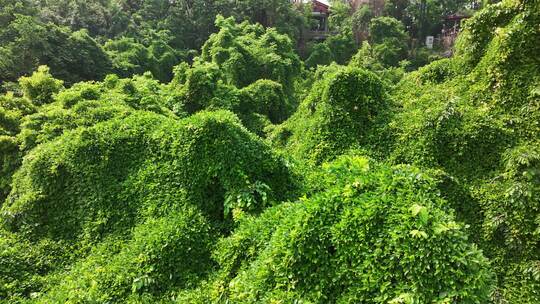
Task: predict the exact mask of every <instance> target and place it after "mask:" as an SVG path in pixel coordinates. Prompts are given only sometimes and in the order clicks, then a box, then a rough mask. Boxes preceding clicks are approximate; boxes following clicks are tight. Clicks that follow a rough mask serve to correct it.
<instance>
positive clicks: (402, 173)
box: [180, 157, 492, 303]
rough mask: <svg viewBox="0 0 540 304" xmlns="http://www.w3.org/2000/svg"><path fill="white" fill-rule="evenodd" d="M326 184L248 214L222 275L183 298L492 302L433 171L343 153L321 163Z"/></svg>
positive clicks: (223, 251)
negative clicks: (321, 188) (320, 189)
mask: <svg viewBox="0 0 540 304" xmlns="http://www.w3.org/2000/svg"><path fill="white" fill-rule="evenodd" d="M370 165H372V166H373V167H372V168H370ZM321 182H322V183H323V184H325V185H327V187H326V190H325V191H323V192H321V193H317V194H314V195H313V196H312V197H310V198H305V199H303V200H301V201H299V202H297V203H287V204H282V205H279V206H276V207H273V208H271V209H269V210H267V211H265V212H264V213H263V214H262V215H261V216H260V217H258V218H253V217H251V216H245V217H242V218H241V220H240V222H241V224H240V227H239V228H238V229H237V230H236V231H235V233H234V234H233V235H232V236H230V237H228V238H226V239H224V240H222V241H221V242H220V243H219V246H218V249H217V250H216V252H215V254H214V255H215V257H216V259H217V261H218V263H219V265H220V267H221V271H220V274H219V275H218V276H217V278H216V279H215V280H214V281H212V282H211V283H209V284H208V285H206V286H205V287H204V288H201V289H199V290H195V291H193V292H191V293H186V294H184V295H183V298H181V301H180V302H181V303H211V302H213V301H214V300H216V299H218V298H219V299H221V300H222V301H225V302H229V303H275V302H276V301H286V302H291V303H293V302H296V303H300V302H301V303H453V302H459V303H484V302H485V301H487V299H488V296H489V292H490V289H491V282H492V281H491V273H490V271H489V265H488V263H487V260H486V259H485V258H484V257H483V256H482V254H481V252H480V251H479V250H478V249H476V247H475V246H474V245H471V244H470V243H469V242H468V241H467V237H466V233H465V232H464V229H463V226H462V225H461V224H458V223H456V222H455V220H454V217H453V215H452V214H451V212H452V211H450V210H449V208H448V207H447V203H446V202H445V201H444V200H442V199H441V198H440V195H439V192H438V191H437V188H436V184H437V182H436V180H435V179H434V178H432V177H430V176H429V175H426V174H424V173H422V172H421V171H420V170H418V169H415V168H413V167H407V166H395V167H389V166H386V165H377V164H369V165H368V161H367V159H365V158H359V157H341V158H339V159H338V160H337V161H336V162H334V163H331V164H329V165H325V173H324V174H322V175H321ZM449 278H452V279H449Z"/></svg>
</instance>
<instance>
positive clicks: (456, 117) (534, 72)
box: [392, 0, 540, 303]
mask: <svg viewBox="0 0 540 304" xmlns="http://www.w3.org/2000/svg"><path fill="white" fill-rule="evenodd" d="M539 5H540V3H538V2H537V1H512V0H510V1H502V2H500V3H498V4H495V5H491V6H489V7H487V8H486V9H485V10H483V11H481V12H480V13H479V14H477V15H475V16H474V17H473V18H471V19H470V20H468V21H467V22H466V23H465V29H464V32H463V34H462V35H461V36H460V38H459V42H458V45H457V52H456V57H455V58H452V59H447V60H443V61H438V62H435V63H433V64H431V65H429V66H426V67H424V68H421V69H420V70H419V71H417V72H414V73H411V74H409V75H408V76H407V77H406V78H405V79H404V80H403V81H402V83H401V84H400V85H399V87H398V89H397V90H396V92H395V93H394V94H395V95H396V97H397V96H399V97H400V98H401V99H402V100H403V103H402V109H401V111H400V112H399V113H398V114H397V115H396V119H395V121H393V122H392V128H393V130H394V131H393V132H394V133H395V134H396V138H397V141H396V142H395V149H394V151H393V153H392V154H393V155H392V158H393V160H394V161H396V162H407V163H414V164H417V165H422V166H426V167H431V168H441V169H443V170H444V171H446V172H448V173H450V174H451V175H453V176H454V177H455V178H456V179H457V180H459V182H460V183H461V184H463V187H464V188H466V189H468V190H469V197H470V198H469V199H468V200H464V201H462V202H461V205H462V207H463V208H465V209H467V208H471V207H472V208H473V209H477V210H478V212H477V213H476V214H470V215H471V216H470V217H463V218H464V219H465V220H467V221H468V222H469V223H471V224H473V223H477V225H478V226H477V227H476V229H477V231H481V234H480V235H479V236H478V239H479V244H480V245H481V247H483V248H486V250H485V251H486V252H487V253H488V257H489V258H490V259H492V260H493V261H494V265H495V269H496V270H497V271H496V272H497V273H498V276H499V277H498V281H499V289H498V290H497V291H496V292H495V293H494V294H493V297H494V300H495V301H500V302H509V303H537V302H539V301H540V294H538V290H539V289H538V288H539V286H540V266H539V265H540V261H539V254H538V252H539V250H540V242H539V238H538V235H539V232H540V228H539V227H540V225H539V219H540V210H539V209H538V206H539V204H540V196H539V195H538V170H539V164H538V151H539V149H540V147H539V146H538V144H539V143H538V138H539V135H540V125H539V123H538V122H539V121H540V91H539V88H540V58H539V57H538V54H539V53H540V43H537V42H539V41H540V40H539V37H540V29H539V28H538V24H539V23H540V6H539ZM475 225H476V224H475Z"/></svg>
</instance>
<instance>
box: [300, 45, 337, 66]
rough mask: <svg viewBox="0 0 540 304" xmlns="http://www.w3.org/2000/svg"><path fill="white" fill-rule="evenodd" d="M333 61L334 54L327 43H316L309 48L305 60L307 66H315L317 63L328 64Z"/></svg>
mask: <svg viewBox="0 0 540 304" xmlns="http://www.w3.org/2000/svg"><path fill="white" fill-rule="evenodd" d="M332 61H334V55H333V53H332V50H331V49H330V47H328V44H326V43H316V44H314V45H313V46H312V47H311V49H310V53H309V56H308V58H307V59H306V61H305V64H306V67H307V68H316V67H317V66H318V65H329V64H330V63H332Z"/></svg>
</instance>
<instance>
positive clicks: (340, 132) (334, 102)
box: [272, 66, 389, 163]
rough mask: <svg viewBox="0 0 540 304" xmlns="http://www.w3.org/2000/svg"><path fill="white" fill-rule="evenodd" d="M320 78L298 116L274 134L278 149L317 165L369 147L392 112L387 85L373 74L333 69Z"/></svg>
mask: <svg viewBox="0 0 540 304" xmlns="http://www.w3.org/2000/svg"><path fill="white" fill-rule="evenodd" d="M321 74H322V75H324V76H321ZM318 77H319V80H318V81H317V82H316V83H315V84H314V85H313V87H312V90H311V92H310V94H309V96H308V97H307V98H306V99H305V100H304V101H303V102H302V103H301V104H300V106H299V108H298V110H297V112H296V113H295V114H294V115H293V116H292V117H291V118H290V119H289V120H288V121H286V122H285V123H284V124H282V125H281V126H279V127H278V128H276V130H275V131H274V134H273V135H272V137H273V141H274V142H275V143H276V144H277V145H278V146H282V147H284V148H285V149H286V150H287V151H288V152H290V153H291V154H292V155H293V156H295V157H297V158H300V159H307V160H309V161H311V162H313V163H320V162H322V161H325V160H329V159H332V158H334V157H336V156H338V155H341V154H343V153H344V152H346V151H347V150H349V149H353V148H357V147H359V146H360V145H361V144H362V143H366V142H368V141H369V138H368V135H369V134H377V131H375V130H376V128H377V127H378V126H380V125H381V124H383V122H384V121H385V119H386V115H385V114H386V112H387V111H388V107H389V102H388V99H387V98H386V94H385V86H384V84H383V83H382V81H381V80H380V79H379V77H377V76H376V75H375V74H373V73H371V72H368V71H366V70H363V69H359V68H351V67H349V68H342V67H338V66H331V67H329V68H326V69H323V70H321V71H319V76H318Z"/></svg>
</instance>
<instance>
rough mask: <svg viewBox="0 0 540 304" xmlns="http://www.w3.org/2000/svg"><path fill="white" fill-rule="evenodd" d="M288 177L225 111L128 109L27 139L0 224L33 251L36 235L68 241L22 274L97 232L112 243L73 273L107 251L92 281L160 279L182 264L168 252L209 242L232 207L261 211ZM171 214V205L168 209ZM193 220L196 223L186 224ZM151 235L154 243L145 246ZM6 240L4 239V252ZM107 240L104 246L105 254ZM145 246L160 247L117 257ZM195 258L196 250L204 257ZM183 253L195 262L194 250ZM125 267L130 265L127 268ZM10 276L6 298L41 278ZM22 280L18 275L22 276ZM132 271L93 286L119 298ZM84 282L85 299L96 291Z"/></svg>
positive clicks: (69, 252) (67, 254) (287, 191)
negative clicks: (169, 113)
mask: <svg viewBox="0 0 540 304" xmlns="http://www.w3.org/2000/svg"><path fill="white" fill-rule="evenodd" d="M295 184H296V183H295V181H294V179H293V176H292V174H291V172H290V170H289V168H288V167H287V166H286V165H285V163H284V162H283V160H281V159H280V158H279V157H278V156H276V155H275V154H274V153H272V152H271V150H270V149H269V147H268V146H266V145H265V144H264V143H263V142H262V141H261V140H260V139H258V138H257V137H256V136H255V135H253V134H251V133H249V132H247V131H246V130H245V129H244V128H243V127H242V126H241V125H240V122H239V121H238V119H237V118H236V117H235V116H234V115H233V114H231V113H230V112H224V111H222V112H201V113H199V114H196V115H193V116H191V117H189V118H186V119H184V120H177V119H174V118H167V117H165V116H163V115H159V114H155V113H151V112H144V111H136V112H135V113H133V114H132V115H130V116H128V117H125V118H124V117H118V118H114V119H112V120H110V121H107V122H103V123H98V124H96V125H95V126H93V127H88V128H79V129H77V130H75V131H72V132H69V133H66V134H65V135H62V136H60V137H59V138H58V139H56V140H53V141H49V142H46V143H43V144H40V145H39V146H37V147H36V148H35V149H33V150H32V151H31V152H30V153H29V154H28V155H27V156H26V157H25V158H24V161H23V164H22V166H21V168H20V169H19V170H18V171H17V173H16V174H15V176H14V180H13V189H12V191H11V193H10V195H9V197H8V199H7V200H6V202H5V203H4V205H3V206H2V212H1V214H2V225H3V229H5V230H6V233H7V232H10V233H11V232H12V233H16V236H17V238H18V239H20V241H17V243H18V242H21V243H25V242H27V241H26V240H28V242H30V243H28V245H27V246H22V245H21V246H19V248H21V250H24V251H29V252H31V253H32V252H33V253H36V254H37V256H34V258H37V257H39V254H40V253H39V252H40V251H39V246H41V245H40V244H43V243H44V242H45V243H47V242H52V245H51V246H53V245H55V244H70V246H69V247H64V248H63V250H60V253H55V252H52V253H50V254H51V255H52V256H51V257H50V259H51V260H52V262H51V263H52V264H51V265H49V266H50V267H46V270H44V272H43V273H34V274H32V275H30V274H29V276H30V277H34V276H35V275H38V274H41V275H45V274H47V273H48V271H50V270H52V269H57V267H59V266H60V265H62V264H65V263H67V265H69V264H71V263H72V262H73V261H74V259H75V260H77V259H78V258H80V257H84V256H85V255H86V252H88V250H89V249H90V248H92V247H93V246H94V245H95V244H98V243H99V242H102V241H104V242H105V243H104V244H105V245H100V246H106V247H107V248H108V249H107V248H105V247H103V249H99V248H101V247H99V246H98V247H97V248H94V249H92V250H91V253H90V257H89V258H88V259H89V260H88V261H82V262H81V263H79V264H77V265H78V266H74V270H73V271H75V272H76V271H77V269H79V268H84V269H89V268H85V267H94V266H95V265H101V264H102V263H105V262H108V261H110V260H112V261H113V262H112V264H111V265H109V266H107V267H110V269H109V268H107V269H109V270H104V272H105V274H103V275H104V276H105V277H103V278H96V279H95V280H97V281H98V282H102V283H99V284H104V285H99V284H98V285H99V286H102V287H103V288H105V289H107V288H108V287H107V286H108V285H107V284H108V283H107V282H109V281H108V280H112V279H111V277H115V276H116V275H115V271H126V272H130V271H132V270H133V269H135V270H136V271H137V272H136V274H137V275H142V274H141V273H140V271H147V273H146V275H149V276H150V277H151V279H152V280H154V281H155V282H157V283H156V284H158V285H159V284H162V283H164V282H166V281H167V280H168V278H165V277H162V276H163V275H164V273H163V271H161V270H160V269H161V268H159V267H165V268H166V269H168V270H167V271H168V272H167V273H171V271H173V270H172V269H174V268H176V267H178V265H177V263H176V262H177V261H179V259H181V257H182V256H183V255H184V256H186V255H187V254H188V253H189V252H190V250H195V251H197V250H198V251H200V252H206V251H205V250H207V251H208V250H209V245H208V244H209V243H210V241H211V240H212V239H215V238H217V237H218V236H219V235H220V233H224V232H227V231H229V230H230V228H231V226H230V223H231V221H230V219H231V211H232V210H244V211H245V212H250V213H256V212H259V211H261V210H262V209H263V208H265V207H267V206H270V205H272V204H273V203H274V202H275V201H282V200H286V199H287V198H288V197H290V195H291V193H292V191H293V190H294V188H295ZM186 208H187V209H189V210H197V211H190V212H191V213H192V214H194V215H193V216H194V218H191V216H188V215H185V214H184V213H185V212H186V211H185V210H186ZM171 214H172V215H171ZM174 214H178V215H177V216H176V217H174V216H173V215H174ZM184 216H186V217H184ZM201 216H204V218H205V220H204V221H203V222H200V220H197V218H199V217H201ZM171 217H172V218H171ZM178 217H180V218H178ZM154 218H155V219H156V220H155V221H154V220H153V219H154ZM161 218H162V219H161ZM175 218H176V219H178V222H175ZM180 219H182V221H187V222H186V224H185V227H188V228H186V229H184V228H182V227H184V226H182V225H180V223H181V222H182V221H180ZM191 221H196V222H197V223H200V224H197V225H199V226H197V225H195V224H194V225H191V224H188V223H190V222H191ZM141 225H142V226H141ZM145 227H146V228H145ZM160 227H161V228H160ZM197 227H198V228H197ZM205 227H207V228H205ZM209 227H211V228H212V229H213V231H214V234H213V237H212V238H210V237H209V236H208V229H210V228H209ZM133 228H134V229H135V231H134V232H133V233H134V235H133V239H132V241H130V238H131V237H130V235H131V229H133ZM152 229H158V230H156V232H153V230H152ZM190 229H194V230H190ZM189 231H193V233H195V234H189V233H190V232H189ZM156 233H157V234H158V235H155V234H156ZM198 233H203V235H206V236H204V237H203V235H199V234H198ZM162 237H163V238H165V239H163V240H162V239H161V238H162ZM169 238H171V240H173V241H172V243H170V244H169V245H167V246H172V248H169V249H167V248H165V249H159V248H161V246H164V245H165V244H166V243H160V242H169V241H170V240H169ZM177 238H179V239H177ZM183 238H187V240H184V239H183ZM118 240H126V241H125V245H123V244H124V242H123V241H120V243H121V244H122V245H120V244H119V245H118V247H115V246H116V245H115V244H116V243H115V241H118ZM153 240H154V241H153ZM174 240H177V241H174ZM205 240H206V241H205ZM188 241H189V242H194V243H193V245H188V244H189V243H186V242H188ZM199 241H200V242H201V243H200V244H199V243H197V242H199ZM132 242H133V244H132ZM148 242H156V245H155V246H154V245H150V244H151V243H150V244H149V245H145V244H147V243H148ZM11 244H12V243H10V242H8V243H5V244H3V245H4V246H3V248H2V250H1V251H4V250H7V248H9V246H11ZM32 244H36V245H32ZM160 244H161V245H160ZM205 244H206V245H205ZM207 245H208V246H207ZM110 246H112V247H110ZM140 246H143V247H142V248H141V247H140ZM145 246H146V247H145ZM148 246H150V247H148ZM177 246H180V247H177ZM201 246H202V247H201ZM59 247H60V248H62V246H59ZM154 247H155V248H154ZM203 247H204V248H203ZM111 248H118V250H116V251H115V250H112V249H111ZM197 248H199V249H197ZM109 250H110V251H111V253H110V255H109V253H107V254H105V252H107V251H109ZM153 250H158V252H157V253H156V256H150V257H149V259H150V260H148V261H146V260H145V261H142V262H144V263H146V264H144V265H146V266H144V267H142V266H140V265H139V264H129V265H128V264H125V263H128V261H125V259H124V258H123V257H126V259H127V257H136V260H137V259H139V258H142V256H141V255H140V254H143V253H144V254H149V255H152V252H153ZM161 250H162V251H161ZM195 251H194V252H195ZM10 252H11V253H8V256H7V257H6V259H7V260H11V261H13V260H16V256H17V255H20V254H23V253H22V252H18V251H10ZM31 253H29V254H31ZM116 253H117V254H118V255H116V257H113V256H112V255H113V254H116ZM139 253H140V254H139ZM41 254H43V252H41ZM104 255H105V256H104ZM169 255H172V257H170V259H173V260H172V262H170V264H167V265H162V266H159V265H161V264H159V263H166V259H169V258H168V257H167V256H169ZM100 257H101V258H100ZM29 259H30V260H31V258H29ZM100 259H101V260H100ZM201 259H202V260H201V261H203V260H204V259H203V257H202V256H201ZM128 260H129V259H128ZM114 261H116V262H114ZM142 262H141V263H142ZM129 263H132V262H129ZM156 263H157V264H156ZM189 263H194V265H193V267H196V264H195V262H194V260H193V261H192V260H190V262H189ZM201 264H204V263H203V262H201ZM207 264H208V263H207ZM55 265H56V266H55ZM137 265H139V266H137ZM199 266H200V265H199ZM210 266H211V263H210V264H208V267H210ZM96 267H98V266H96ZM167 267H169V268H167ZM186 267H187V268H189V269H191V268H190V267H191V266H190V267H188V266H186ZM124 268H125V269H124ZM165 268H163V269H165ZM47 269H48V270H47ZM119 269H124V270H119ZM130 269H131V270H130ZM135 270H133V271H135ZM81 271H82V270H81ZM186 271H187V272H186V273H191V270H189V271H188V270H186ZM194 271H195V272H197V273H198V272H199V271H203V269H202V268H201V269H195V270H194ZM30 273H31V272H30ZM151 274H152V275H151ZM154 274H155V275H157V276H159V278H157V277H155V276H154ZM88 275H89V276H91V274H88ZM96 275H97V276H98V277H99V275H100V274H96ZM130 275H135V274H133V273H131V272H130ZM179 275H180V274H179ZM186 275H187V274H186ZM38 276H39V275H38ZM182 276H183V274H182ZM18 277H19V275H16V274H13V273H10V274H7V275H6V276H5V277H3V278H2V280H7V282H9V284H8V286H15V287H14V290H10V288H9V287H7V288H8V290H7V291H4V293H7V294H8V295H10V296H14V295H17V294H21V293H22V294H26V295H28V294H29V293H31V292H38V291H40V288H41V287H40V286H41V285H40V284H41V283H39V284H38V283H36V284H37V285H33V284H32V282H28V281H23V282H21V281H19V279H17V278H18ZM74 277H79V275H74ZM10 278H12V279H10ZM13 278H14V279H13ZM128 278H130V279H136V278H135V277H131V276H128ZM26 279H27V278H25V276H24V275H23V278H22V280H26ZM80 279H81V280H87V281H85V282H87V283H89V282H90V283H91V282H92V281H93V280H94V279H92V278H91V277H88V278H86V277H84V276H83V277H82V278H80ZM41 280H43V279H40V280H37V282H41ZM102 280H103V281H102ZM115 280H116V279H115ZM126 280H127V281H126ZM47 281H48V282H51V281H50V280H49V279H47ZM128 281H129V279H127V278H125V279H124V281H122V280H121V281H119V282H116V281H115V282H116V283H114V284H118V285H119V286H118V290H120V291H117V290H116V289H115V288H113V289H111V290H110V291H107V292H104V293H103V294H101V293H100V294H101V295H100V296H103V297H109V296H111V297H116V299H117V300H118V299H120V298H121V296H119V294H125V290H126V288H128V290H129V288H131V282H128ZM66 284H68V285H69V283H66ZM74 284H75V283H74ZM85 284H86V283H85ZM126 284H128V285H129V286H128V287H126V286H127V285H126ZM171 284H172V283H171ZM175 284H176V283H175ZM173 285H174V284H173ZM69 286H72V285H69ZM69 286H68V287H69ZM145 286H146V285H145ZM174 286H177V285H174ZM178 286H179V285H178ZM68 287H66V288H68ZM19 288H20V289H19ZM69 288H70V287H69ZM96 288H98V287H96ZM99 288H101V287H99ZM99 288H98V289H99ZM100 290H102V289H100ZM60 292H61V291H60ZM66 292H67V295H70V296H74V294H77V293H76V292H74V291H73V290H71V291H69V290H68V291H66ZM88 292H89V293H90V295H88V296H89V297H90V298H91V297H92V294H93V291H88ZM96 292H97V291H96ZM117 292H118V294H116V293H117ZM156 292H157V289H156ZM113 294H116V295H113Z"/></svg>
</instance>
